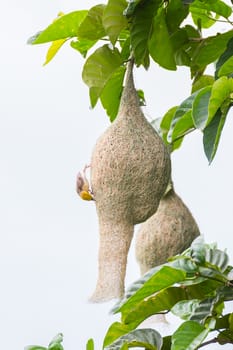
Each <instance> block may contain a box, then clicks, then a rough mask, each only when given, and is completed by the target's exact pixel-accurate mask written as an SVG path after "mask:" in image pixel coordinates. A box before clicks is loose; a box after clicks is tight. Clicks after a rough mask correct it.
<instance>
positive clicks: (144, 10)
mask: <svg viewBox="0 0 233 350" xmlns="http://www.w3.org/2000/svg"><path fill="white" fill-rule="evenodd" d="M160 2H161V0H151V1H143V2H142V3H141V2H140V3H139V4H138V6H137V7H136V9H135V11H134V16H133V18H132V23H131V27H130V37H131V45H132V51H133V53H134V58H135V63H136V64H137V66H139V65H141V64H142V65H144V66H145V67H146V68H148V66H149V62H148V60H149V50H148V41H149V38H150V35H151V30H152V26H153V18H154V16H155V14H156V12H157V10H158V7H159V5H160Z"/></svg>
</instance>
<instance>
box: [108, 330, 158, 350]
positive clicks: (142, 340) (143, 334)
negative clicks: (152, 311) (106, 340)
mask: <svg viewBox="0 0 233 350" xmlns="http://www.w3.org/2000/svg"><path fill="white" fill-rule="evenodd" d="M162 342H163V340H162V337H161V335H160V334H159V333H158V332H157V331H155V330H154V329H147V328H145V329H136V330H133V331H132V332H129V333H128V334H125V335H123V336H122V337H120V338H119V339H117V340H116V341H114V342H113V343H112V344H110V345H109V346H106V347H105V348H104V350H122V346H123V345H127V346H125V347H124V348H123V349H124V350H125V349H128V348H129V347H130V348H132V347H143V348H146V349H147V350H160V349H161V347H162Z"/></svg>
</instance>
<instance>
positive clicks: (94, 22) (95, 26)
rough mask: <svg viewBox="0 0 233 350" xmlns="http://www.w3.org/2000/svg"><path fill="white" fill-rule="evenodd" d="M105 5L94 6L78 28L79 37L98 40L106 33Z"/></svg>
mask: <svg viewBox="0 0 233 350" xmlns="http://www.w3.org/2000/svg"><path fill="white" fill-rule="evenodd" d="M104 9H105V5H102V4H100V5H96V6H94V7H92V8H91V9H90V10H89V11H88V14H87V16H86V18H85V19H84V20H83V22H82V23H81V24H80V26H79V28H78V35H77V36H78V38H81V39H87V40H98V39H100V38H102V37H104V36H105V35H106V33H105V29H104V27H103V23H102V17H103V12H104Z"/></svg>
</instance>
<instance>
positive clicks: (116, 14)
mask: <svg viewBox="0 0 233 350" xmlns="http://www.w3.org/2000/svg"><path fill="white" fill-rule="evenodd" d="M126 6H127V2H126V0H118V1H115V0H109V1H108V3H107V6H106V8H105V10H104V14H103V26H104V28H105V31H106V33H107V35H108V36H109V39H110V41H111V43H112V44H113V45H115V43H116V40H117V38H118V36H119V34H120V32H121V31H122V29H124V28H126V26H127V20H126V18H125V16H124V15H123V12H124V10H125V8H126Z"/></svg>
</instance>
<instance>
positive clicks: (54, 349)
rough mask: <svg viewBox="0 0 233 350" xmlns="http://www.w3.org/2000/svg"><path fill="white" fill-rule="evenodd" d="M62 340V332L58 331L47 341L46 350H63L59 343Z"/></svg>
mask: <svg viewBox="0 0 233 350" xmlns="http://www.w3.org/2000/svg"><path fill="white" fill-rule="evenodd" d="M62 342H63V334H62V333H59V334H57V335H56V336H55V337H54V338H53V339H52V341H51V342H50V343H49V346H48V350H64V349H63V346H62V344H61V343H62Z"/></svg>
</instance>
